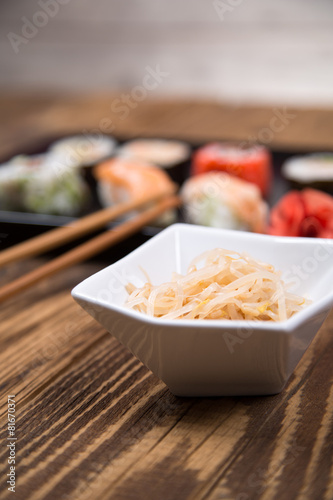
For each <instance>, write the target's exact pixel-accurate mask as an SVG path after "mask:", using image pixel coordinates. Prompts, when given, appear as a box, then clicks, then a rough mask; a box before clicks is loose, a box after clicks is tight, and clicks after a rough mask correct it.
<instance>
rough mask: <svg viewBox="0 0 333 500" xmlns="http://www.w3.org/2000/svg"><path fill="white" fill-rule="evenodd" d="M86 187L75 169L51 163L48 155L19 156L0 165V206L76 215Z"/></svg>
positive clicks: (85, 197) (86, 194)
mask: <svg viewBox="0 0 333 500" xmlns="http://www.w3.org/2000/svg"><path fill="white" fill-rule="evenodd" d="M89 199H90V195H89V189H88V186H87V185H86V183H85V182H84V180H83V179H82V178H81V175H80V173H79V172H78V171H77V170H73V169H71V168H67V169H62V171H61V173H59V170H58V169H57V168H55V167H54V165H53V164H52V162H51V161H50V158H49V156H48V155H38V156H32V157H29V156H18V157H15V158H14V159H13V160H12V161H11V162H8V163H7V164H4V165H0V209H1V210H7V211H8V210H13V211H23V212H31V213H40V214H50V215H66V216H76V215H79V214H80V213H81V212H82V211H83V210H84V208H85V207H86V205H87V204H88V203H89Z"/></svg>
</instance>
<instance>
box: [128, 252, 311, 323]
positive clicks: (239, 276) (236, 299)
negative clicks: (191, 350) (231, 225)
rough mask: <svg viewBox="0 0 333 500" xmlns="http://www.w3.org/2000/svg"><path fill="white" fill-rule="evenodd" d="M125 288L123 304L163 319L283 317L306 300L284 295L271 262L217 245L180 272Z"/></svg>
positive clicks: (279, 276) (256, 319)
mask: <svg viewBox="0 0 333 500" xmlns="http://www.w3.org/2000/svg"><path fill="white" fill-rule="evenodd" d="M127 291H128V293H129V297H128V300H127V302H126V306H127V307H129V308H132V309H135V310H137V311H140V312H142V313H146V314H148V315H149V316H153V317H157V318H163V319H227V320H255V321H284V320H286V319H288V318H290V317H291V316H292V315H293V314H295V313H296V312H297V311H299V310H301V309H302V308H303V307H304V306H305V305H307V304H309V303H310V301H309V300H308V299H305V298H303V297H300V296H298V295H295V294H293V293H290V292H289V291H288V288H287V286H286V285H285V283H284V282H283V280H282V279H281V272H278V271H276V270H275V269H274V267H273V266H272V265H270V264H265V263H263V262H259V261H257V260H254V259H253V258H252V257H250V256H249V255H247V254H245V253H242V254H239V253H237V252H233V251H229V250H224V249H221V248H216V249H214V250H210V251H207V252H204V253H203V254H201V255H199V256H198V257H197V258H195V259H194V260H193V261H192V262H191V264H190V266H189V268H188V271H187V273H186V274H185V275H184V276H183V275H181V274H177V273H173V274H172V277H171V281H170V282H168V283H163V284H162V285H159V286H154V285H152V284H151V283H150V282H147V283H146V284H145V285H144V286H143V287H142V288H136V287H134V285H132V284H131V283H129V284H128V285H127Z"/></svg>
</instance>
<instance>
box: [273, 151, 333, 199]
mask: <svg viewBox="0 0 333 500" xmlns="http://www.w3.org/2000/svg"><path fill="white" fill-rule="evenodd" d="M282 175H283V176H284V177H285V178H286V179H287V180H288V181H289V182H290V183H291V184H292V186H293V187H295V188H301V189H302V188H304V187H312V188H316V189H323V190H324V191H329V192H331V193H332V192H333V153H315V154H308V155H304V156H293V157H292V158H289V159H288V160H287V161H286V162H285V163H284V164H283V166H282Z"/></svg>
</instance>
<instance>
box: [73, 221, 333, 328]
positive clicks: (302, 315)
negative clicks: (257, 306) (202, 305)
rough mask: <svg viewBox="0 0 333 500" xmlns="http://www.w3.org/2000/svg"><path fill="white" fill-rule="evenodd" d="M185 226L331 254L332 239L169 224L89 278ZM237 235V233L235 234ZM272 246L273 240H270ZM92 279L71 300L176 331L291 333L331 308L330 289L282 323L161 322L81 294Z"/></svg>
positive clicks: (185, 320)
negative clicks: (322, 249)
mask: <svg viewBox="0 0 333 500" xmlns="http://www.w3.org/2000/svg"><path fill="white" fill-rule="evenodd" d="M184 227H186V230H193V231H197V230H200V231H203V232H205V231H209V232H215V231H216V232H220V233H221V232H223V234H230V235H233V236H237V237H240V238H243V237H244V238H245V239H248V238H252V239H255V240H259V241H260V240H261V241H263V240H265V241H269V240H270V241H272V240H275V241H278V242H280V244H296V245H304V244H305V245H308V246H313V245H314V244H315V243H319V244H320V245H324V246H327V247H332V254H333V240H329V239H325V238H305V237H292V236H271V235H266V234H257V233H245V232H242V231H235V230H231V229H219V228H211V227H206V226H199V225H195V224H186V223H175V224H171V225H170V226H168V227H167V228H165V229H164V230H162V231H161V232H160V233H158V234H157V235H155V236H153V237H152V238H150V239H149V240H148V241H146V242H145V243H143V244H142V245H140V246H139V247H138V248H136V249H135V250H133V251H132V252H130V253H129V254H127V255H126V256H124V257H122V258H121V259H119V260H117V261H116V262H114V263H112V264H110V265H109V266H107V267H105V268H103V269H101V270H100V271H98V272H97V273H95V274H93V275H92V276H97V275H98V274H104V272H106V270H110V269H111V268H112V267H115V266H117V267H118V266H119V265H121V264H122V263H123V262H124V261H126V260H128V259H132V258H133V256H134V257H135V254H136V253H141V252H142V249H144V247H147V246H149V245H150V243H151V241H152V240H155V241H156V239H159V238H161V237H162V236H164V235H165V234H166V233H167V232H175V231H177V230H179V229H181V228H184ZM236 233H237V234H236ZM272 243H273V241H272ZM92 276H90V277H88V278H86V279H85V280H83V281H82V282H81V283H79V284H78V285H76V286H75V287H74V288H73V290H72V292H71V294H72V296H73V298H74V299H75V300H83V301H86V302H89V303H91V304H94V305H95V306H97V307H103V308H106V309H109V310H110V311H115V312H117V313H120V314H122V315H124V316H128V317H130V318H132V319H134V320H137V321H139V322H141V323H148V324H152V325H156V326H160V327H173V328H175V327H177V328H185V329H190V328H194V327H195V328H198V329H203V328H205V329H207V328H208V329H211V330H214V331H215V330H216V329H221V330H223V331H224V330H226V329H228V330H233V331H234V330H240V329H244V328H251V329H253V330H272V331H283V332H285V333H288V332H291V331H293V330H295V329H296V328H297V327H299V326H300V325H301V324H303V323H305V322H306V321H308V320H310V319H311V318H313V316H314V315H315V314H318V313H320V312H323V311H325V310H327V314H328V312H329V310H330V307H331V306H332V303H333V289H332V291H331V292H329V293H328V294H327V295H326V296H325V297H323V298H321V299H319V300H317V301H315V302H313V303H311V304H309V305H308V306H307V307H306V308H305V309H302V310H301V311H298V312H297V313H296V314H295V315H293V316H292V317H291V318H289V319H287V320H285V321H278V322H270V321H255V320H227V319H218V320H205V319H202V320H198V319H193V320H190V319H169V320H168V319H163V318H156V317H152V316H148V315H145V314H144V313H141V312H139V311H135V310H133V309H130V308H128V307H126V306H125V304H124V305H118V304H114V303H112V302H110V303H106V302H104V301H103V300H101V299H98V298H95V297H92V296H91V295H89V294H88V293H85V292H84V288H85V286H86V284H87V282H88V281H89V280H90V279H91V278H92Z"/></svg>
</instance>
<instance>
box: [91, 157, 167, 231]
mask: <svg viewBox="0 0 333 500" xmlns="http://www.w3.org/2000/svg"><path fill="white" fill-rule="evenodd" d="M94 175H95V178H96V180H97V193H98V196H99V200H100V202H101V204H102V205H103V206H110V205H114V204H117V203H121V202H124V201H129V200H132V199H135V198H141V197H145V196H147V197H149V196H151V193H152V192H155V193H158V192H159V191H160V192H161V193H162V192H163V193H165V192H173V191H174V189H175V184H174V183H173V182H172V181H171V179H170V177H169V176H168V174H167V173H166V172H164V171H163V170H160V169H159V168H158V167H155V166H153V165H149V164H144V163H136V162H131V161H128V160H122V159H120V158H115V159H112V160H108V161H106V162H103V163H101V164H100V165H98V166H97V167H95V169H94ZM174 218H175V211H170V212H168V216H167V218H165V217H164V219H163V220H164V222H165V223H166V222H168V223H170V222H172V221H173V220H174Z"/></svg>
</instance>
